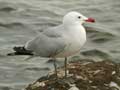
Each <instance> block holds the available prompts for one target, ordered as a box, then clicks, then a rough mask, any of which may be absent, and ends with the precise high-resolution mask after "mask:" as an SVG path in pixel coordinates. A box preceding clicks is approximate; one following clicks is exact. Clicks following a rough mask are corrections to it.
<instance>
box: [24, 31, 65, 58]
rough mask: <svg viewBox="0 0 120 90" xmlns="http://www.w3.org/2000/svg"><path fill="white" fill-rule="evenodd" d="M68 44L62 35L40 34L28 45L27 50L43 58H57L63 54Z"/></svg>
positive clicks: (53, 33) (54, 33)
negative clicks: (59, 54) (56, 56)
mask: <svg viewBox="0 0 120 90" xmlns="http://www.w3.org/2000/svg"><path fill="white" fill-rule="evenodd" d="M65 46H66V44H65V42H64V39H63V38H62V36H61V35H60V34H56V32H52V33H50V34H49V33H40V35H39V36H37V37H36V38H35V39H33V40H31V41H29V42H28V43H27V44H26V49H28V50H31V51H33V52H34V53H35V54H37V55H40V56H42V57H50V56H55V55H57V54H58V53H60V52H62V51H63V50H64V48H65Z"/></svg>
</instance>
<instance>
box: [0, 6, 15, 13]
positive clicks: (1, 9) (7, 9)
mask: <svg viewBox="0 0 120 90" xmlns="http://www.w3.org/2000/svg"><path fill="white" fill-rule="evenodd" d="M15 10H16V8H13V7H10V6H6V7H2V8H0V11H2V12H12V11H15Z"/></svg>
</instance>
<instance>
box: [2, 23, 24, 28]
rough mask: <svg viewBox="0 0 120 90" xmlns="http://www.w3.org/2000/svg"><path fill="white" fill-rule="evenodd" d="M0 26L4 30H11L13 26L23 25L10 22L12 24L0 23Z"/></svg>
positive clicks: (22, 25)
mask: <svg viewBox="0 0 120 90" xmlns="http://www.w3.org/2000/svg"><path fill="white" fill-rule="evenodd" d="M0 26H2V27H6V28H12V27H14V26H21V27H24V24H23V23H21V22H12V23H0Z"/></svg>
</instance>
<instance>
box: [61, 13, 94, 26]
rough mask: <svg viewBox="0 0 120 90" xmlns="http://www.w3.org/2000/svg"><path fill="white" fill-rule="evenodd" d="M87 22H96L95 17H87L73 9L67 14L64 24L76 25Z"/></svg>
mask: <svg viewBox="0 0 120 90" xmlns="http://www.w3.org/2000/svg"><path fill="white" fill-rule="evenodd" d="M85 22H92V23H93V22H95V20H94V19H93V18H87V17H85V16H83V15H82V14H80V13H78V12H75V11H72V12H69V13H68V14H66V15H65V16H64V18H63V24H68V25H76V24H83V23H85Z"/></svg>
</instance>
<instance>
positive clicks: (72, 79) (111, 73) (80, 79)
mask: <svg viewBox="0 0 120 90" xmlns="http://www.w3.org/2000/svg"><path fill="white" fill-rule="evenodd" d="M67 69H68V77H67V78H64V67H61V68H59V69H58V79H56V78H55V74H54V72H51V73H49V74H48V75H47V76H44V77H41V78H40V79H38V80H37V81H35V82H34V83H32V84H29V85H28V86H27V87H26V88H25V90H120V64H118V63H114V62H112V61H109V60H105V61H99V62H95V61H92V60H83V61H81V60H80V61H75V62H74V61H73V62H70V63H69V64H68V65H67Z"/></svg>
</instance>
